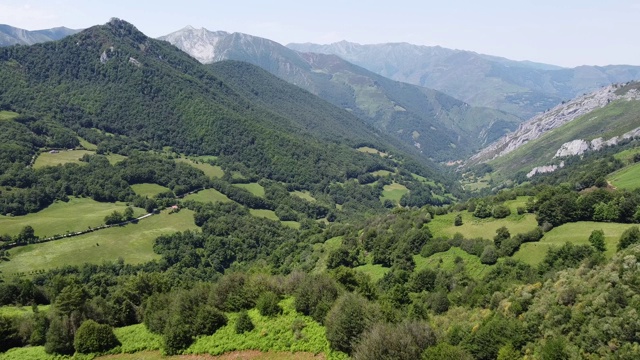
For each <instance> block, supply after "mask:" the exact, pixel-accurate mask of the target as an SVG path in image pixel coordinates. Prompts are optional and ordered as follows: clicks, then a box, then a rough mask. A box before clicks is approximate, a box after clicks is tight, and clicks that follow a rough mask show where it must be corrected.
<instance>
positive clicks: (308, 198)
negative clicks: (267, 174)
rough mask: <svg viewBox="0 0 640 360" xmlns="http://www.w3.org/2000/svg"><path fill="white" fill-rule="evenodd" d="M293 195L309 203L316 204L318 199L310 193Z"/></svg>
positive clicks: (293, 193)
mask: <svg viewBox="0 0 640 360" xmlns="http://www.w3.org/2000/svg"><path fill="white" fill-rule="evenodd" d="M291 195H295V196H297V197H299V198H301V199H304V200H307V201H308V202H316V198H314V197H313V196H311V194H309V192H308V191H292V192H291Z"/></svg>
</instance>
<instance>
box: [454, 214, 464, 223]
mask: <svg viewBox="0 0 640 360" xmlns="http://www.w3.org/2000/svg"><path fill="white" fill-rule="evenodd" d="M453 225H454V226H462V214H457V215H456V218H455V220H453Z"/></svg>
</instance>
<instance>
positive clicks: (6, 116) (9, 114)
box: [0, 110, 20, 121]
mask: <svg viewBox="0 0 640 360" xmlns="http://www.w3.org/2000/svg"><path fill="white" fill-rule="evenodd" d="M18 115H20V114H18V113H15V112H13V111H5V110H2V111H0V121H1V120H11V119H13V118H15V117H16V116H18Z"/></svg>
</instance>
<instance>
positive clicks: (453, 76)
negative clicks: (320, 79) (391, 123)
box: [287, 41, 640, 119]
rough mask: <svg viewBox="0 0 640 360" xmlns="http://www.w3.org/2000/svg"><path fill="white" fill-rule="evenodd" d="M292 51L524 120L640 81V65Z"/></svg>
mask: <svg viewBox="0 0 640 360" xmlns="http://www.w3.org/2000/svg"><path fill="white" fill-rule="evenodd" d="M287 47H289V48H291V49H293V50H297V51H301V52H314V53H322V54H333V55H337V56H340V57H341V58H343V59H345V60H347V61H349V62H352V63H354V64H356V65H359V66H362V67H364V68H365V69H368V70H371V71H373V72H375V73H376V74H380V75H383V76H386V77H388V78H391V79H394V80H398V81H403V82H407V83H411V84H415V85H419V86H424V87H428V88H433V89H436V90H440V91H442V92H444V93H446V94H449V95H451V96H453V97H455V98H457V99H460V100H462V101H465V102H467V103H469V104H471V105H474V106H484V107H490V108H495V109H500V110H503V111H506V112H509V113H511V114H515V115H517V116H519V117H521V118H523V119H527V118H530V117H531V116H534V115H535V114H537V113H540V112H543V111H545V110H547V109H550V108H552V107H554V106H556V105H557V104H559V103H560V102H561V101H564V100H568V99H572V98H575V97H576V96H578V95H580V94H583V93H586V92H591V91H594V90H596V89H597V88H599V87H602V86H606V85H610V84H612V83H622V82H627V81H631V80H637V79H640V66H627V65H616V66H579V67H576V68H559V67H555V66H552V65H546V64H538V63H532V62H526V61H512V60H508V59H504V58H499V57H494V56H488V55H483V54H478V53H475V52H471V51H463V50H452V49H446V48H442V47H439V46H418V45H412V44H408V43H387V44H375V45H360V44H356V43H351V42H346V41H341V42H338V43H333V44H329V45H317V44H311V43H306V44H289V45H287Z"/></svg>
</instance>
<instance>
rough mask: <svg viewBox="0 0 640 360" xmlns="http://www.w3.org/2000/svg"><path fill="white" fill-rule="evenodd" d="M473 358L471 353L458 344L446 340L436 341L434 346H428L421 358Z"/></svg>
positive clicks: (428, 359) (433, 359)
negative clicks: (436, 343)
mask: <svg viewBox="0 0 640 360" xmlns="http://www.w3.org/2000/svg"><path fill="white" fill-rule="evenodd" d="M442 359H455V360H473V357H472V356H471V354H469V353H468V352H467V351H466V350H464V349H463V348H462V347H460V346H454V345H451V344H448V343H446V342H441V343H438V345H436V346H430V347H428V348H427V349H426V350H425V351H424V352H423V353H422V360H442Z"/></svg>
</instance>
